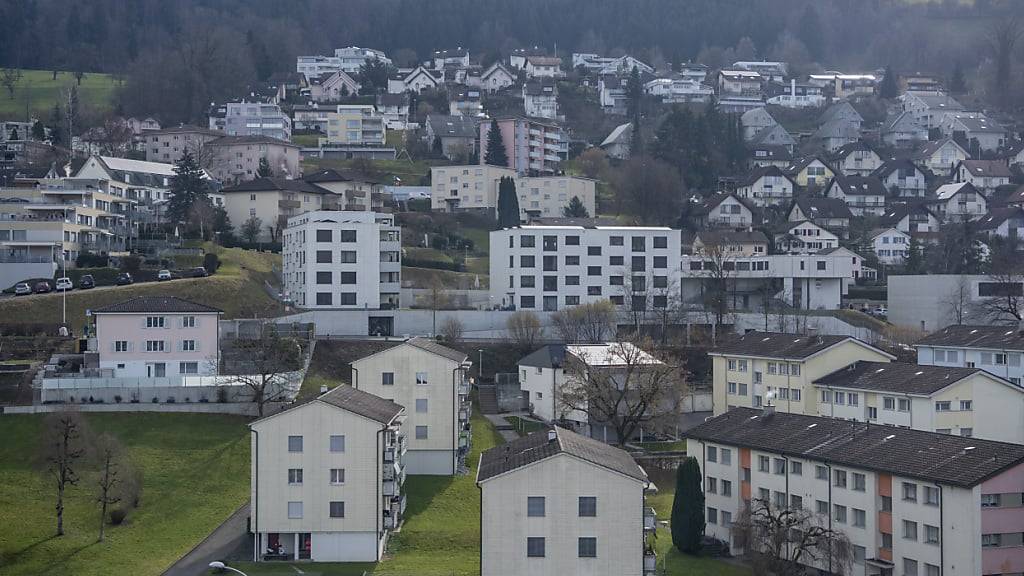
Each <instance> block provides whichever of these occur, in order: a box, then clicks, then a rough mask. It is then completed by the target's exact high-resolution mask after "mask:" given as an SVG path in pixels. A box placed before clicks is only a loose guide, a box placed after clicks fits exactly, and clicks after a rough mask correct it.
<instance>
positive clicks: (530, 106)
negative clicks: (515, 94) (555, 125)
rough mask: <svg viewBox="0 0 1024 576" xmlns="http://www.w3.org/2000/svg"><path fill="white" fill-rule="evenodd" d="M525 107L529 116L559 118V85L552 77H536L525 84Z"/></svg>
mask: <svg viewBox="0 0 1024 576" xmlns="http://www.w3.org/2000/svg"><path fill="white" fill-rule="evenodd" d="M523 109H524V110H525V111H526V115H527V116H533V117H535V118H547V119H555V118H558V85H557V84H556V83H555V81H554V79H552V78H550V77H543V78H536V79H534V80H530V81H528V82H525V83H524V84H523Z"/></svg>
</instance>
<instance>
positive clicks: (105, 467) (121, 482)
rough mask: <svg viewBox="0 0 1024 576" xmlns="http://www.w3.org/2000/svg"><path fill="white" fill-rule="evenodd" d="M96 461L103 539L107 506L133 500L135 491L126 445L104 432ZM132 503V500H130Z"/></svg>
mask: <svg viewBox="0 0 1024 576" xmlns="http://www.w3.org/2000/svg"><path fill="white" fill-rule="evenodd" d="M94 449H95V455H96V456H95V457H96V463H97V465H98V467H99V478H98V479H97V487H98V490H97V493H96V502H97V503H99V505H100V535H99V541H100V542H102V541H103V533H104V529H105V528H106V525H107V508H108V507H109V506H110V505H112V504H118V503H120V502H122V501H124V500H131V499H132V496H131V495H132V493H133V492H134V491H135V487H134V479H135V477H136V475H135V474H134V472H133V468H132V463H131V460H129V459H128V453H127V451H126V450H125V449H124V446H122V445H121V443H120V442H119V441H118V440H117V438H115V437H114V436H112V435H110V434H102V435H100V436H99V437H98V438H97V439H96V444H95V448H94ZM129 504H131V502H129Z"/></svg>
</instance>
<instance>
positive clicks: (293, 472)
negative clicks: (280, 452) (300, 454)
mask: <svg viewBox="0 0 1024 576" xmlns="http://www.w3.org/2000/svg"><path fill="white" fill-rule="evenodd" d="M288 483H289V484H302V468H289V469H288Z"/></svg>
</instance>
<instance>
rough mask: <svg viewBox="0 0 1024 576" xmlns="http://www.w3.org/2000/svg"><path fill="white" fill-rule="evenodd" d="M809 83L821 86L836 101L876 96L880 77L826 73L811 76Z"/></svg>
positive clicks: (808, 79)
mask: <svg viewBox="0 0 1024 576" xmlns="http://www.w3.org/2000/svg"><path fill="white" fill-rule="evenodd" d="M807 82H808V83H809V84H811V85H814V86H821V87H822V88H823V89H824V90H825V93H826V94H827V95H829V96H831V97H833V98H835V99H836V100H847V99H850V98H857V97H860V96H872V95H874V93H875V86H877V85H878V77H877V76H875V75H874V74H842V73H839V72H826V73H824V74H811V75H810V76H808V77H807Z"/></svg>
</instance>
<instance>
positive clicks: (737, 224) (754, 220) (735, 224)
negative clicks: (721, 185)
mask: <svg viewBox="0 0 1024 576" xmlns="http://www.w3.org/2000/svg"><path fill="white" fill-rule="evenodd" d="M694 212H695V214H694V215H695V217H696V219H697V225H698V227H700V228H705V227H721V228H749V227H751V226H755V225H758V224H760V223H761V211H760V210H759V209H758V208H757V207H756V206H754V204H753V203H751V202H749V201H747V200H744V199H743V198H740V197H739V196H738V195H736V194H735V193H725V192H718V193H716V194H714V195H712V196H711V197H709V198H708V199H706V200H705V201H704V202H703V203H702V204H701V205H700V207H699V208H697V209H696V210H695V211H694Z"/></svg>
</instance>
